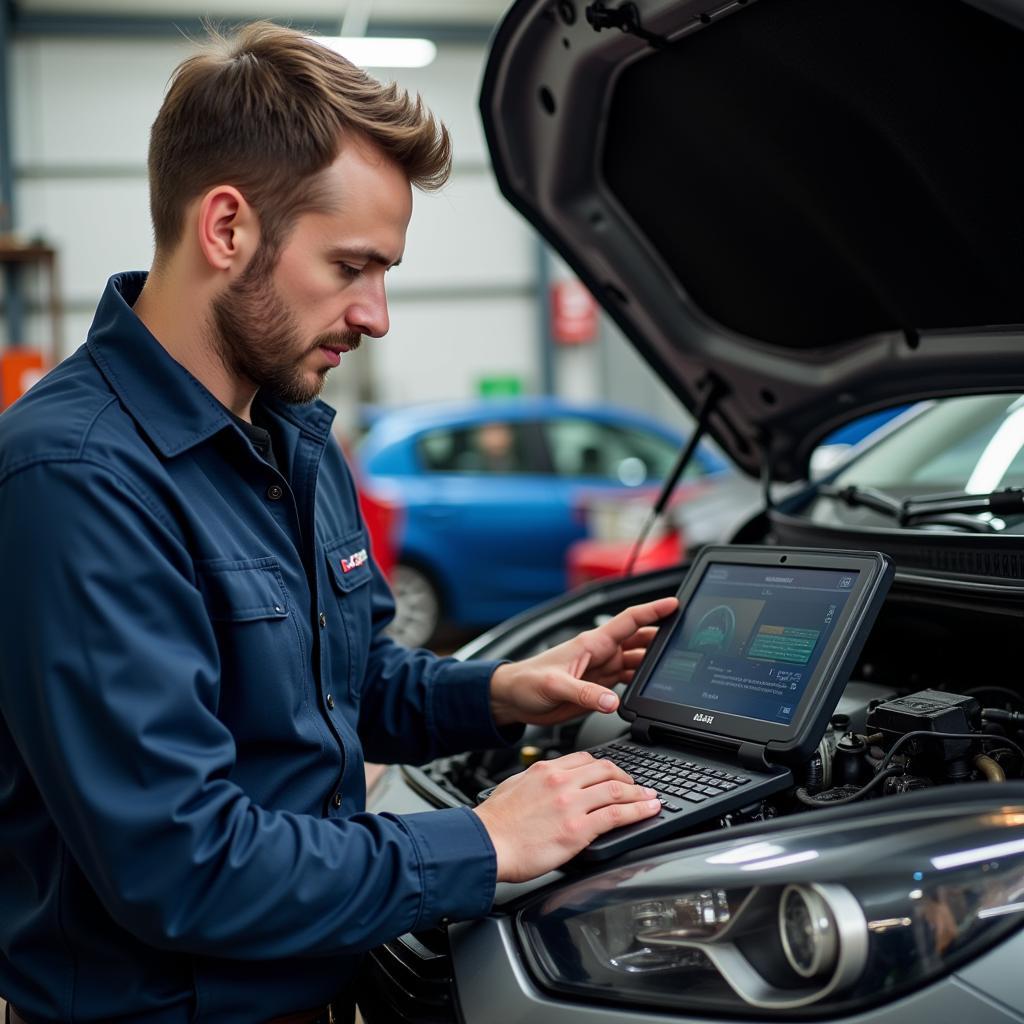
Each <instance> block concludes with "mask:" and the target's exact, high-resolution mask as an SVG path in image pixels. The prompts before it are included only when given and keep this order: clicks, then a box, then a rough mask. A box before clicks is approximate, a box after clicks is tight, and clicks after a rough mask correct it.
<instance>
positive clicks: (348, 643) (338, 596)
mask: <svg viewBox="0 0 1024 1024" xmlns="http://www.w3.org/2000/svg"><path fill="white" fill-rule="evenodd" d="M324 557H325V558H326V559H327V566H328V575H329V577H330V580H331V587H332V589H333V591H334V597H335V607H336V608H337V611H338V613H339V615H338V622H337V625H336V626H335V627H334V628H331V626H330V623H329V622H328V630H327V635H328V642H329V644H330V652H331V674H332V676H333V685H334V686H335V687H336V688H338V689H340V688H341V687H342V686H343V685H345V684H346V683H347V692H348V694H349V697H350V699H351V700H352V701H353V702H355V701H358V699H359V694H360V691H361V689H362V682H363V676H364V674H365V672H366V662H367V655H368V654H369V649H370V605H371V600H370V597H371V591H372V590H373V588H372V587H371V586H370V582H371V581H372V579H373V570H372V569H371V564H370V546H369V543H368V541H367V537H366V531H365V530H356V531H355V532H354V533H351V534H349V535H347V536H345V537H342V538H340V539H339V540H335V541H332V542H331V543H329V544H327V545H326V546H325V547H324Z"/></svg>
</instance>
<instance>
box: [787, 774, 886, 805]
mask: <svg viewBox="0 0 1024 1024" xmlns="http://www.w3.org/2000/svg"><path fill="white" fill-rule="evenodd" d="M903 771H904V769H903V767H902V766H897V765H891V766H889V767H888V768H886V769H885V770H884V771H882V772H879V774H878V775H876V776H875V777H874V778H873V779H872V780H871V781H870V782H868V783H867V784H866V785H863V786H861V787H860V789H857V790H854V791H853V792H852V793H850V795H849V796H844V797H840V798H839V799H836V800H828V799H824V800H823V799H820V798H818V797H813V796H811V794H810V793H808V792H807V790H806V789H805V788H804V787H803V786H801V787H800V788H799V789H798V790H797V791H796V794H795V795H796V798H797V800H799V801H800V803H802V804H804V805H805V806H806V807H842V805H843V804H852V803H853V802H854V800H859V799H860V798H861V797H862V796H864V795H865V794H867V793H868V792H870V791H871V790H872V789H874V788H875V786H878V785H880V784H881V783H882V782H884V781H885V780H886V779H888V778H890V777H891V776H893V775H902V774H903ZM833 792H834V790H833Z"/></svg>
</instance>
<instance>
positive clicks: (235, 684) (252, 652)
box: [196, 558, 302, 711]
mask: <svg viewBox="0 0 1024 1024" xmlns="http://www.w3.org/2000/svg"><path fill="white" fill-rule="evenodd" d="M196 571H197V575H198V578H199V588H200V590H201V591H202V593H203V599H204V601H205V603H206V610H207V613H208V614H209V616H210V620H211V621H212V623H213V628H214V632H215V634H216V636H217V648H218V651H219V654H220V659H221V686H222V694H223V697H224V699H225V701H226V703H227V705H228V706H231V705H232V703H233V699H234V698H235V697H237V699H238V700H239V701H241V699H242V698H241V696H240V695H235V694H234V690H235V689H236V688H244V685H245V681H246V680H249V681H250V682H251V681H252V680H254V679H257V680H258V679H266V678H268V677H269V678H275V679H278V680H289V681H291V682H292V684H293V687H292V688H294V687H295V686H296V685H297V684H300V683H301V679H302V652H301V650H300V643H301V642H300V638H299V635H298V631H297V630H296V629H295V622H294V620H293V612H292V609H291V602H290V601H289V598H288V590H287V588H286V587H285V583H284V579H283V577H282V576H281V568H280V566H279V565H278V563H277V560H276V559H274V558H255V559H251V560H245V561H229V560H227V559H211V560H209V561H201V562H197V563H196ZM222 708H223V704H222ZM276 710H278V711H280V710H281V709H280V708H279V709H276Z"/></svg>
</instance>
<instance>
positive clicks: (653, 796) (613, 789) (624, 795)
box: [583, 779, 657, 812]
mask: <svg viewBox="0 0 1024 1024" xmlns="http://www.w3.org/2000/svg"><path fill="white" fill-rule="evenodd" d="M583 799H584V805H583V806H584V808H585V810H586V811H588V812H592V811H596V810H598V809H600V808H601V807H608V806H609V805H610V804H633V803H637V802H638V801H639V802H641V803H643V802H645V801H648V800H655V801H657V793H655V791H654V790H653V789H649V788H648V787H647V786H638V785H635V784H630V783H626V782H621V781H620V780H618V779H612V780H609V781H608V782H601V783H598V785H596V786H588V787H587V788H586V789H585V790H583Z"/></svg>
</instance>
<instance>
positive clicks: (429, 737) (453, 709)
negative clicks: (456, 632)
mask: <svg viewBox="0 0 1024 1024" xmlns="http://www.w3.org/2000/svg"><path fill="white" fill-rule="evenodd" d="M373 576H374V578H373V613H372V614H373V638H372V640H371V643H370V657H369V660H368V662H367V670H366V678H365V679H364V681H363V686H362V698H361V704H360V708H359V738H360V740H361V742H362V744H363V752H364V754H365V756H366V759H367V760H369V761H376V762H378V763H381V764H388V763H392V762H396V761H400V762H403V763H405V764H423V763H424V762H426V761H430V760H432V759H433V758H435V757H441V756H442V755H444V754H453V753H459V752H461V751H464V750H486V749H490V748H494V747H503V746H507V745H508V744H509V743H511V742H514V741H515V740H517V739H519V737H520V736H521V735H522V733H523V726H521V725H515V726H511V727H507V728H498V726H497V725H496V724H495V722H494V717H493V715H492V714H491V676H492V675H493V674H494V670H495V669H496V668H497V667H498V665H500V664H501V662H500V661H459V660H457V659H456V658H439V657H438V656H437V655H435V654H433V653H431V652H430V651H425V650H412V649H410V648H407V647H403V646H402V645H401V644H398V643H396V642H395V641H394V640H392V639H391V638H390V637H388V636H386V635H385V633H384V630H385V628H386V627H387V625H388V623H390V621H391V619H392V617H393V615H394V599H393V598H392V596H391V591H390V589H389V588H388V585H387V583H386V582H385V581H384V578H383V577H382V576H381V574H380V570H379V569H378V568H377V566H376V565H374V566H373Z"/></svg>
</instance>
